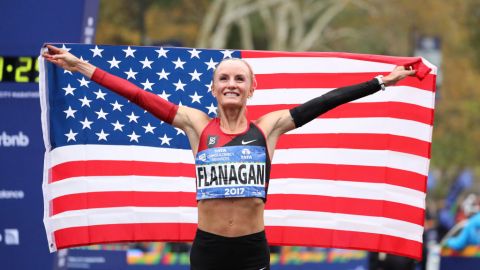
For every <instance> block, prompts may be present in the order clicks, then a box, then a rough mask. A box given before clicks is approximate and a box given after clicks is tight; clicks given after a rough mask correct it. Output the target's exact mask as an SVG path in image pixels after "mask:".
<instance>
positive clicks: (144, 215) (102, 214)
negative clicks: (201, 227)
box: [50, 207, 197, 232]
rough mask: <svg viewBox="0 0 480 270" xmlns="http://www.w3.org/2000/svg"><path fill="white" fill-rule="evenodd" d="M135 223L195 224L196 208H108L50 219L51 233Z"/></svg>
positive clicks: (68, 212)
mask: <svg viewBox="0 0 480 270" xmlns="http://www.w3.org/2000/svg"><path fill="white" fill-rule="evenodd" d="M135 223H197V208H196V207H109V208H94V209H84V210H74V211H67V212H62V213H60V214H58V215H54V216H52V217H51V218H50V228H51V230H52V232H54V231H57V230H61V229H65V228H71V227H79V226H95V225H105V224H135Z"/></svg>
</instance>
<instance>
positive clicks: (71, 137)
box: [65, 129, 78, 142]
mask: <svg viewBox="0 0 480 270" xmlns="http://www.w3.org/2000/svg"><path fill="white" fill-rule="evenodd" d="M77 134H78V133H74V132H73V131H72V129H70V132H68V133H66V134H65V136H67V142H69V141H70V140H73V141H77V140H76V139H75V136H77Z"/></svg>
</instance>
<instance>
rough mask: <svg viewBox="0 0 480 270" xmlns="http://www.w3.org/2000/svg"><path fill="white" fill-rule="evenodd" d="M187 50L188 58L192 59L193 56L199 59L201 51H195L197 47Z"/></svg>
mask: <svg viewBox="0 0 480 270" xmlns="http://www.w3.org/2000/svg"><path fill="white" fill-rule="evenodd" d="M188 52H189V53H190V59H192V58H194V57H196V58H198V59H200V53H201V52H202V51H197V49H195V48H194V49H193V50H189V51H188Z"/></svg>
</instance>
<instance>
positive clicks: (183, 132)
mask: <svg viewBox="0 0 480 270" xmlns="http://www.w3.org/2000/svg"><path fill="white" fill-rule="evenodd" d="M175 130H177V135H180V134H182V135H185V131H183V130H181V129H179V128H175Z"/></svg>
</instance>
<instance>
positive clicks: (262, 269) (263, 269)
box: [258, 267, 267, 270]
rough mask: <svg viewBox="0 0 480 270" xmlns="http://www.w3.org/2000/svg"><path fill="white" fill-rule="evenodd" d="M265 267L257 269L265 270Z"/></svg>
mask: <svg viewBox="0 0 480 270" xmlns="http://www.w3.org/2000/svg"><path fill="white" fill-rule="evenodd" d="M265 269H267V267H263V268H260V269H258V270H265Z"/></svg>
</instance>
